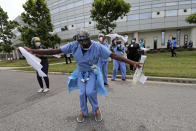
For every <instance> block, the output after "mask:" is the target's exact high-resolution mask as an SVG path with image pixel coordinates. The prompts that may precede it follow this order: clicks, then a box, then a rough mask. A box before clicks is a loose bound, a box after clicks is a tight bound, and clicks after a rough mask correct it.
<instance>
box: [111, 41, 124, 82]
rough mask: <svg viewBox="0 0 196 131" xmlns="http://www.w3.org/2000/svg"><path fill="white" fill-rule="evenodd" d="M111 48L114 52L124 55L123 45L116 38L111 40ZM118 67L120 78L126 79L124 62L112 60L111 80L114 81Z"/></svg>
mask: <svg viewBox="0 0 196 131" xmlns="http://www.w3.org/2000/svg"><path fill="white" fill-rule="evenodd" d="M112 49H113V52H114V53H115V54H118V55H120V56H122V57H124V53H125V47H124V45H122V43H121V40H119V39H118V38H116V39H113V40H112ZM119 68H120V71H121V74H122V77H121V78H122V80H123V81H126V64H125V62H121V61H118V60H113V73H112V79H111V81H115V79H116V75H117V72H118V69H119Z"/></svg>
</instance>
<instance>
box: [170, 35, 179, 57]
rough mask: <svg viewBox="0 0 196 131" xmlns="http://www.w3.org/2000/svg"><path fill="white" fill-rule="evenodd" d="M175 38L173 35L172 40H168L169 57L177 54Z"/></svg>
mask: <svg viewBox="0 0 196 131" xmlns="http://www.w3.org/2000/svg"><path fill="white" fill-rule="evenodd" d="M175 40H176V38H175V37H172V41H171V42H170V48H171V57H174V56H175V57H176V56H177V54H176V52H175V49H176V41H175Z"/></svg>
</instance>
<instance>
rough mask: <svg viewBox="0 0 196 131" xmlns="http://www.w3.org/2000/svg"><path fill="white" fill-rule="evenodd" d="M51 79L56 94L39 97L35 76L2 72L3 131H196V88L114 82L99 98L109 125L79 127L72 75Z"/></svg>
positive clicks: (0, 113) (0, 119) (92, 122)
mask: <svg viewBox="0 0 196 131" xmlns="http://www.w3.org/2000/svg"><path fill="white" fill-rule="evenodd" d="M49 77H50V87H51V91H50V92H49V93H37V92H36V91H37V90H38V83H37V81H36V75H35V73H23V72H14V71H5V70H0V131H196V85H191V84H174V83H161V82H147V83H146V84H145V85H137V86H136V87H133V86H132V85H131V81H126V82H123V81H121V80H117V81H114V82H110V83H109V84H110V87H109V88H108V91H109V93H108V95H107V96H106V97H101V96H99V104H100V108H101V110H102V114H103V117H104V120H103V121H102V122H95V120H94V117H93V116H89V117H88V118H87V119H86V121H85V122H84V123H80V124H79V123H77V122H76V116H77V114H78V113H79V111H80V108H79V97H78V93H79V92H78V91H75V92H73V93H71V94H68V93H67V90H66V76H63V75H50V76H49ZM89 109H90V110H89V111H91V107H90V105H89Z"/></svg>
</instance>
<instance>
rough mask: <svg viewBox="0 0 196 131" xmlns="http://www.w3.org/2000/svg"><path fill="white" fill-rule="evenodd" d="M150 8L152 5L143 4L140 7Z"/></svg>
mask: <svg viewBox="0 0 196 131" xmlns="http://www.w3.org/2000/svg"><path fill="white" fill-rule="evenodd" d="M148 8H151V5H143V6H140V9H148Z"/></svg>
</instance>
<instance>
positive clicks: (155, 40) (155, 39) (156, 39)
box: [154, 36, 158, 50]
mask: <svg viewBox="0 0 196 131" xmlns="http://www.w3.org/2000/svg"><path fill="white" fill-rule="evenodd" d="M157 43H158V37H157V36H156V37H154V49H155V50H156V49H157Z"/></svg>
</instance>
